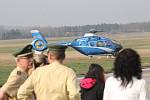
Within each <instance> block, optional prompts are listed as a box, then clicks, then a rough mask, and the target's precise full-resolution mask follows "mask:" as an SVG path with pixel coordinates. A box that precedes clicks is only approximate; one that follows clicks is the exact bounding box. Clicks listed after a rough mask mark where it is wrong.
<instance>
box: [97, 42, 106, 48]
mask: <svg viewBox="0 0 150 100" xmlns="http://www.w3.org/2000/svg"><path fill="white" fill-rule="evenodd" d="M96 46H97V47H103V46H105V44H104V43H103V42H101V41H97V43H96Z"/></svg>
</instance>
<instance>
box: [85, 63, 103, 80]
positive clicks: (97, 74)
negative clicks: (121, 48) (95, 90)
mask: <svg viewBox="0 0 150 100" xmlns="http://www.w3.org/2000/svg"><path fill="white" fill-rule="evenodd" d="M85 78H95V79H96V80H97V82H101V83H105V78H104V69H103V67H101V66H100V65H99V64H94V63H92V64H91V65H90V66H89V70H88V72H87V74H86V75H85Z"/></svg>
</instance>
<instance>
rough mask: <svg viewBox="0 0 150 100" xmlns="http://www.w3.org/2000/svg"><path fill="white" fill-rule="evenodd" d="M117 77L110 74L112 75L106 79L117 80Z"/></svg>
mask: <svg viewBox="0 0 150 100" xmlns="http://www.w3.org/2000/svg"><path fill="white" fill-rule="evenodd" d="M115 79H116V78H115V77H114V76H110V77H108V78H107V79H106V81H113V80H115Z"/></svg>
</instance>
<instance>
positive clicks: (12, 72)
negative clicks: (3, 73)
mask: <svg viewBox="0 0 150 100" xmlns="http://www.w3.org/2000/svg"><path fill="white" fill-rule="evenodd" d="M20 74H21V71H20V70H18V69H17V68H14V69H13V70H12V71H11V73H10V76H17V75H20Z"/></svg>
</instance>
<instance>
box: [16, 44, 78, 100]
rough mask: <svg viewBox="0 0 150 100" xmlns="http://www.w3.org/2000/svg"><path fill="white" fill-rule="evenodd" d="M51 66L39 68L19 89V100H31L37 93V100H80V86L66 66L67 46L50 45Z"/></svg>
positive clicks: (49, 57)
mask: <svg viewBox="0 0 150 100" xmlns="http://www.w3.org/2000/svg"><path fill="white" fill-rule="evenodd" d="M48 48H49V50H48V61H49V65H46V66H44V67H39V68H37V69H36V70H35V71H34V72H33V73H32V74H31V75H30V76H29V78H28V79H27V80H26V81H25V83H24V84H23V85H22V86H21V87H20V88H19V90H18V94H17V97H18V99H19V100H29V99H28V96H29V95H31V94H32V92H34V93H35V95H36V99H37V100H79V99H80V96H79V86H78V84H77V77H76V74H75V72H74V71H73V70H72V69H71V68H68V67H66V66H64V65H63V64H62V63H63V60H64V59H65V49H66V48H67V47H66V46H60V45H48Z"/></svg>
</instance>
